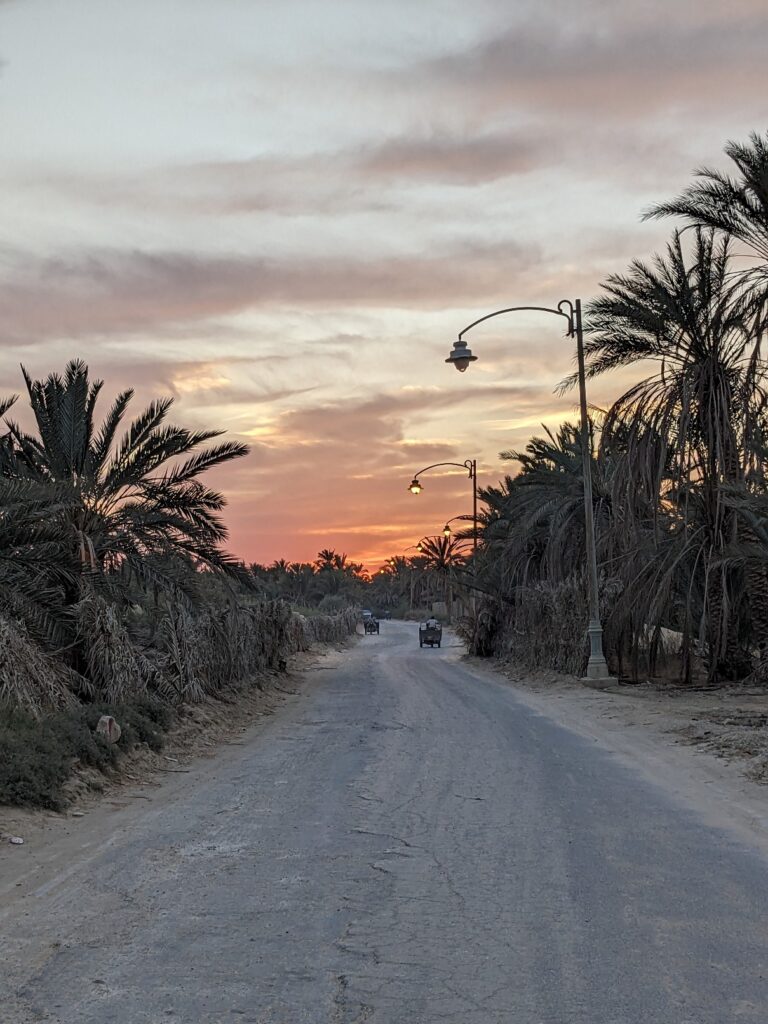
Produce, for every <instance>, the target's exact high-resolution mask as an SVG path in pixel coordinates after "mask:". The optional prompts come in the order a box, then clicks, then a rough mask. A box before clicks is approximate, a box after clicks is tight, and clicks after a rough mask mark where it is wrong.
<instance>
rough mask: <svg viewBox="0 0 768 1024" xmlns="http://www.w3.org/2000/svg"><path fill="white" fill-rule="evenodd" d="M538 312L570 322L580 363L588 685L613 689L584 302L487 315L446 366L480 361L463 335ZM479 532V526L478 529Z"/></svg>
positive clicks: (460, 337)
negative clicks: (603, 616)
mask: <svg viewBox="0 0 768 1024" xmlns="http://www.w3.org/2000/svg"><path fill="white" fill-rule="evenodd" d="M519 312H539V313H554V315H555V316H562V317H564V318H565V320H566V321H567V322H568V330H567V331H566V336H567V337H568V338H574V337H575V338H576V358H577V362H578V370H579V373H578V376H579V406H580V409H581V449H582V460H583V473H584V532H585V540H586V547H587V575H588V579H589V587H588V597H589V661H588V662H587V675H586V678H585V680H584V681H585V682H587V683H589V684H591V685H592V686H596V687H606V686H612V685H613V684H614V683H615V682H616V679H615V678H614V677H612V676H610V675H609V674H608V663H607V662H606V660H605V655H604V653H603V626H602V623H601V621H600V597H599V592H598V585H597V552H596V549H595V520H594V511H593V508H592V460H591V455H590V450H589V416H588V413H587V384H586V373H585V369H584V332H583V327H582V320H581V300H580V299H576V300H575V301H574V302H571V300H570V299H563V300H562V302H558V304H557V308H556V309H550V308H549V307H548V306H510V307H509V308H508V309H498V310H496V312H495V313H487V314H486V315H485V316H481V317H480V318H479V319H478V320H474V321H473V322H472V323H471V324H468V325H467V326H466V327H465V328H464V330H462V331H459V335H458V338H457V339H456V341H455V342H454V345H453V348H452V349H451V354H450V355H449V356H448V358H447V359H446V360H445V361H446V363H453V365H454V366H455V367H456V369H457V370H459V371H460V372H461V373H463V372H464V371H465V370H466V369H467V367H468V366H469V364H470V363H474V362H475V360H476V359H477V356H476V355H473V354H472V350H471V349H470V348H468V347H467V343H466V341H464V335H465V334H466V333H467V331H471V330H472V328H473V327H477V325H478V324H481V323H483V321H485V320H490V319H491V318H492V317H495V316H501V315H502V313H519ZM475 529H477V526H475Z"/></svg>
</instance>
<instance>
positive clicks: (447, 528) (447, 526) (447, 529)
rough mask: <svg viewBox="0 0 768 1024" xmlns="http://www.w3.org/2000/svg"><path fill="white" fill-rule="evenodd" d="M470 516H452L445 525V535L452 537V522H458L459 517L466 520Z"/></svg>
mask: <svg viewBox="0 0 768 1024" xmlns="http://www.w3.org/2000/svg"><path fill="white" fill-rule="evenodd" d="M468 518H469V516H452V517H451V518H450V519H449V520H448V522H447V523H446V524H445V526H444V527H443V536H444V537H450V536H451V535H452V534H453V530H452V529H451V523H454V522H456V520H457V519H463V520H464V521H465V522H466V520H467V519H468Z"/></svg>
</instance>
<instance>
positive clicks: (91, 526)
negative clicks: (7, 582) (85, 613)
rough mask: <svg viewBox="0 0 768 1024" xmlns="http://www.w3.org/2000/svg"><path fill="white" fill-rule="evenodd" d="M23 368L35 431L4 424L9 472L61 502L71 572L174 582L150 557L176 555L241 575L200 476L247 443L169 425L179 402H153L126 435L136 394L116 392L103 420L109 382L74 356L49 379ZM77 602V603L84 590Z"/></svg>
mask: <svg viewBox="0 0 768 1024" xmlns="http://www.w3.org/2000/svg"><path fill="white" fill-rule="evenodd" d="M23 373H24V380H25V383H26V386H27V394H28V397H29V402H30V405H31V408H32V412H33V414H34V418H35V423H36V426H37V434H30V433H26V432H25V431H23V430H22V429H21V428H20V427H19V426H18V424H16V423H14V422H11V421H8V420H6V423H7V427H8V435H7V440H6V444H5V448H4V451H3V472H4V474H5V475H6V476H8V477H16V478H20V479H23V480H25V481H28V482H29V483H30V484H32V483H33V484H35V485H37V486H38V487H41V488H47V490H48V492H49V494H50V495H51V500H54V499H55V501H56V511H55V513H54V518H53V520H52V521H53V522H55V525H56V528H57V530H58V532H59V536H60V540H61V543H62V546H63V549H64V551H65V554H66V558H67V567H68V569H70V570H71V572H72V573H73V574H75V575H76V576H81V577H82V576H83V575H84V574H87V575H88V576H89V577H90V578H95V577H99V576H103V575H104V574H108V573H112V574H114V573H117V572H120V573H127V574H129V575H132V576H134V577H137V578H139V579H142V580H145V581H146V582H150V583H153V584H162V583H165V582H167V580H166V579H165V578H164V577H163V574H162V571H161V570H159V569H158V562H157V561H154V562H153V561H152V559H150V558H149V556H150V555H158V554H161V555H162V554H166V555H167V554H173V553H177V554H179V555H183V556H186V557H189V558H192V560H193V561H194V562H195V563H197V564H199V565H204V566H209V567H212V568H215V569H218V570H226V571H232V572H234V571H236V569H237V563H235V562H234V560H233V559H232V558H231V557H230V556H229V555H228V554H227V553H226V552H225V551H224V550H223V549H222V548H221V542H222V541H223V540H224V539H225V538H226V535H227V531H226V528H225V526H224V524H223V522H222V520H221V518H220V517H219V515H218V512H219V511H220V510H221V509H222V507H223V506H224V503H225V502H224V498H223V497H222V495H221V494H219V493H218V492H217V491H215V490H212V489H210V488H208V487H205V486H204V485H203V484H202V483H201V482H200V480H199V477H200V476H201V474H202V473H203V472H205V471H206V470H208V469H211V468H213V467H215V466H220V465H223V464H224V463H227V462H229V461H231V460H232V459H236V458H241V457H242V456H244V455H245V454H247V451H248V449H247V447H246V446H245V445H243V444H240V443H237V442H223V443H220V444H216V445H213V446H212V447H209V448H202V449H201V446H202V445H204V444H205V443H206V442H208V441H210V440H212V439H213V438H215V437H217V436H219V434H220V433H221V432H220V431H210V430H209V431H190V430H187V429H185V428H183V427H175V426H171V425H168V424H167V423H166V422H165V421H166V417H167V414H168V411H169V409H170V407H171V404H172V400H171V399H163V400H160V401H156V402H152V403H151V404H150V405H149V406H148V408H147V409H145V410H144V412H143V413H141V415H140V416H138V417H137V418H136V419H135V420H133V421H132V422H131V423H130V424H129V426H128V428H127V430H126V431H125V432H124V433H123V435H122V437H121V438H120V439H119V440H118V431H119V429H120V426H121V423H122V421H123V418H124V416H125V413H126V411H127V408H128V405H129V403H130V401H131V398H132V396H133V391H132V390H127V391H123V392H122V393H121V394H119V395H118V396H117V398H116V399H115V401H114V403H113V404H112V407H111V408H110V409H109V411H108V413H107V416H106V418H105V419H104V421H103V423H101V425H99V424H97V422H96V418H95V412H96V404H97V399H98V397H99V393H100V391H101V388H102V381H91V380H90V378H89V374H88V368H87V367H86V365H85V364H84V363H83V362H81V361H80V360H74V361H72V362H70V363H69V364H68V365H67V367H66V369H65V371H64V373H63V375H59V374H57V373H52V374H50V375H49V376H48V377H47V378H45V379H44V380H32V378H31V377H30V376H29V374H28V373H27V372H26V370H24V371H23ZM200 449H201V450H200ZM70 599H71V600H76V599H77V593H76V591H74V592H73V591H71V592H70Z"/></svg>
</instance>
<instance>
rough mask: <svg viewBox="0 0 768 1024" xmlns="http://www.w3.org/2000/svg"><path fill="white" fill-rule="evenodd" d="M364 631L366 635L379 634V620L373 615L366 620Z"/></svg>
mask: <svg viewBox="0 0 768 1024" xmlns="http://www.w3.org/2000/svg"><path fill="white" fill-rule="evenodd" d="M363 629H364V630H365V632H366V633H378V632H379V620H378V619H374V617H373V616H372V615H371V617H370V618H368V619H365V621H364V622H363Z"/></svg>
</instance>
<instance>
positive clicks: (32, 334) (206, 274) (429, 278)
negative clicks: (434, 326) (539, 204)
mask: <svg viewBox="0 0 768 1024" xmlns="http://www.w3.org/2000/svg"><path fill="white" fill-rule="evenodd" d="M539 258H540V257H539V254H538V252H537V250H536V247H534V246H531V247H528V248H525V247H523V246H522V245H520V244H516V243H514V242H512V243H505V244H503V245H501V244H488V245H478V244H471V243H468V244H466V245H462V246H458V244H456V245H454V246H453V247H451V248H449V249H446V250H445V251H444V252H441V253H440V254H438V255H422V254H419V253H413V254H406V255H403V256H401V257H397V256H387V257H381V258H379V259H376V258H375V257H373V256H367V257H355V256H343V255H335V256H334V255H329V256H328V257H327V258H312V257H306V258H296V259H293V260H288V259H284V260H279V259H270V258H268V257H263V258H262V257H255V256H238V255H233V256H211V255H197V254H195V253H187V252H142V251H130V252H125V251H115V250H94V251H89V252H74V253H67V254H63V255H60V256H56V257H49V258H36V257H34V256H27V255H22V254H18V253H17V254H13V255H12V256H11V257H9V258H8V259H6V264H10V267H9V271H8V272H7V273H6V274H5V279H4V280H2V281H0V285H1V288H0V330H2V332H3V335H4V337H5V339H6V340H7V341H13V342H14V343H16V344H23V343H25V342H27V343H29V342H33V341H37V340H40V339H43V338H66V337H69V338H77V337H83V336H91V335H102V334H114V333H131V332H135V331H142V330H147V329H153V330H156V329H162V328H163V327H165V326H173V325H179V324H185V323H192V322H195V321H201V320H208V319H211V318H214V317H221V316H225V315H231V314H236V313H241V312H244V311H247V310H254V309H267V308H272V309H274V308H276V307H283V308H285V307H287V308H296V309H298V308H333V307H334V306H344V307H346V308H351V307H381V306H386V307H403V308H423V309H430V308H431V309H434V308H440V307H441V306H444V305H445V304H446V303H447V302H451V303H460V302H461V301H462V300H467V301H471V302H476V301H478V300H482V299H488V298H490V297H491V296H494V295H496V294H499V293H500V292H501V291H502V290H503V289H504V288H505V287H507V286H508V283H509V279H510V276H511V275H514V274H515V273H516V272H521V271H523V270H526V269H528V268H530V267H531V266H532V265H533V264H535V263H536V262H537V261H538V259H539Z"/></svg>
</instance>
